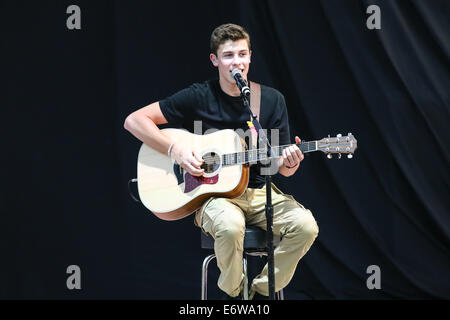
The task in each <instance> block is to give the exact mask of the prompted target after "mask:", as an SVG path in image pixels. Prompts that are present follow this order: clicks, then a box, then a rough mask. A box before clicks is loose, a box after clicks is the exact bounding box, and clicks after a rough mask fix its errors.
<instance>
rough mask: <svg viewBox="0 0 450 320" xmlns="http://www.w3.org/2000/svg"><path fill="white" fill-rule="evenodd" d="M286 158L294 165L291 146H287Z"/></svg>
mask: <svg viewBox="0 0 450 320" xmlns="http://www.w3.org/2000/svg"><path fill="white" fill-rule="evenodd" d="M285 150H286V160H287V161H288V164H289V165H293V164H294V158H293V156H292V153H291V151H290V147H289V148H286V149H285Z"/></svg>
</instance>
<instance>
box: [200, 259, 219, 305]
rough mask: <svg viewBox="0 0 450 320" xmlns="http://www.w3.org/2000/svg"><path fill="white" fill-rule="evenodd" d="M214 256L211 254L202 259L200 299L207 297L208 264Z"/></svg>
mask: <svg viewBox="0 0 450 320" xmlns="http://www.w3.org/2000/svg"><path fill="white" fill-rule="evenodd" d="M215 257H216V255H215V254H211V255H209V256H207V257H206V258H205V259H204V260H203V266H202V300H207V299H208V265H209V263H210V262H211V260H212V259H214V258H215Z"/></svg>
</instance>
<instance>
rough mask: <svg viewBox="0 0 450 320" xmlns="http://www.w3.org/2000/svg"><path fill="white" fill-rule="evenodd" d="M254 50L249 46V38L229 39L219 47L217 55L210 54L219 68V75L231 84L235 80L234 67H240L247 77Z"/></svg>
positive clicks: (213, 62) (212, 60)
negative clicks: (232, 73)
mask: <svg viewBox="0 0 450 320" xmlns="http://www.w3.org/2000/svg"><path fill="white" fill-rule="evenodd" d="M251 55H252V52H251V51H250V49H249V48H248V44H247V40H245V39H241V40H236V41H232V40H227V41H226V42H224V43H222V44H221V45H220V46H219V48H218V49H217V56H216V55H215V54H212V53H211V54H210V56H209V58H210V60H211V62H212V64H213V65H214V66H215V67H217V68H218V69H219V77H220V79H222V80H225V81H227V82H229V83H231V84H234V83H235V81H234V79H233V76H232V75H231V71H232V70H233V69H234V68H239V69H240V70H241V71H242V75H243V77H244V78H245V79H247V73H248V69H249V66H250V57H251Z"/></svg>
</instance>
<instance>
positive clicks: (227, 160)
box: [222, 141, 318, 166]
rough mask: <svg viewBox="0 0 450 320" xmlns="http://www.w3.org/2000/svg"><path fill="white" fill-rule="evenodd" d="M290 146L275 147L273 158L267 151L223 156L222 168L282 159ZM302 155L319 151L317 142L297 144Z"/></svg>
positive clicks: (256, 150)
mask: <svg viewBox="0 0 450 320" xmlns="http://www.w3.org/2000/svg"><path fill="white" fill-rule="evenodd" d="M289 146H290V145H284V146H278V147H273V148H271V149H270V154H271V156H270V157H269V156H268V153H267V149H253V150H248V151H242V152H235V153H228V154H224V155H222V166H232V165H236V164H244V163H248V162H257V161H263V160H267V159H271V158H278V157H281V155H282V152H283V149H284V148H287V147H289ZM297 146H298V147H299V148H300V151H301V152H302V153H307V152H313V151H317V150H318V149H317V141H306V142H301V143H300V144H297Z"/></svg>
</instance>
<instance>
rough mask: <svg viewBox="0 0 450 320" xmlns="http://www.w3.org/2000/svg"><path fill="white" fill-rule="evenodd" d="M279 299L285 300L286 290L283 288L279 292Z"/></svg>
mask: <svg viewBox="0 0 450 320" xmlns="http://www.w3.org/2000/svg"><path fill="white" fill-rule="evenodd" d="M277 296H278V300H284V292H283V289H281V290H280V291H278V292H277Z"/></svg>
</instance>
